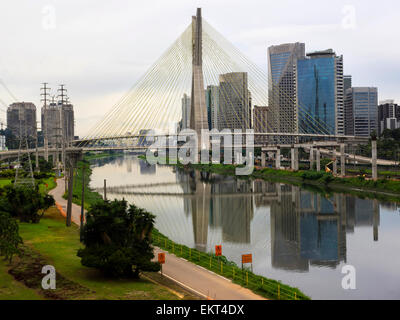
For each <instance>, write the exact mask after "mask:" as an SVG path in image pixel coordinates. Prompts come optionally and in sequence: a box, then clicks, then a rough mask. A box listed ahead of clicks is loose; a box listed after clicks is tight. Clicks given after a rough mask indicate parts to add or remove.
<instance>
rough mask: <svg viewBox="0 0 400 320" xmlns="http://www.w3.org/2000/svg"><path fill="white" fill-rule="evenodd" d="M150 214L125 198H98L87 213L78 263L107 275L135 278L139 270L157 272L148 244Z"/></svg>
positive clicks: (151, 219) (149, 241)
mask: <svg viewBox="0 0 400 320" xmlns="http://www.w3.org/2000/svg"><path fill="white" fill-rule="evenodd" d="M154 218H155V217H154V216H153V215H152V214H150V213H149V212H147V211H145V210H143V209H140V208H137V207H136V206H135V205H130V206H129V208H128V204H127V202H126V201H125V200H114V201H111V202H110V201H104V200H101V201H99V202H97V203H95V204H94V205H92V206H91V208H90V209H89V211H88V212H87V220H86V224H85V226H84V227H83V243H84V244H85V248H84V249H80V250H79V251H78V256H79V257H81V258H82V259H81V263H82V265H84V266H87V267H93V268H97V269H99V270H101V271H102V272H103V273H104V274H105V275H106V276H110V277H120V276H123V277H133V278H138V277H139V273H140V271H158V270H160V265H159V264H158V262H152V261H151V260H152V259H153V258H154V253H153V248H152V246H151V243H152V241H151V232H152V229H153V225H154Z"/></svg>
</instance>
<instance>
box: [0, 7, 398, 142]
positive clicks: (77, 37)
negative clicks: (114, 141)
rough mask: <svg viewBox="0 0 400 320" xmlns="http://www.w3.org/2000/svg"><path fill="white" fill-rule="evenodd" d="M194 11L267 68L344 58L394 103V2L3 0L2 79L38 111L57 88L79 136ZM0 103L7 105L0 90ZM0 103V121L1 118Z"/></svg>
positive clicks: (356, 76)
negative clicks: (330, 52) (286, 51)
mask: <svg viewBox="0 0 400 320" xmlns="http://www.w3.org/2000/svg"><path fill="white" fill-rule="evenodd" d="M196 7H202V10H203V17H204V18H205V19H206V20H207V21H208V22H209V23H210V24H211V25H212V26H213V27H214V28H215V29H217V30H218V31H219V32H220V33H222V34H223V35H224V36H225V37H226V38H227V39H228V40H230V41H231V42H232V43H233V44H234V45H236V46H237V47H238V48H239V49H240V50H241V51H242V52H243V53H244V54H245V55H247V56H248V57H249V58H250V59H251V60H253V61H254V62H255V63H256V64H258V65H259V66H260V67H261V68H264V69H265V70H267V58H266V53H267V48H268V46H270V45H276V44H280V43H287V42H297V41H298V42H305V43H306V51H315V50H322V49H328V48H332V49H334V50H335V51H336V53H337V54H343V56H344V70H345V74H351V75H352V76H353V85H354V86H377V87H378V90H379V100H384V99H395V100H396V101H397V102H400V40H399V38H400V37H399V36H400V31H399V30H400V28H399V21H400V2H399V1H397V0H380V1H376V0H374V1H372V0H359V1H352V0H346V1H341V0H336V1H327V0H317V1H316V0H279V1H278V0H274V1H270V0H246V1H243V0H208V1H206V0H204V1H200V0H197V1H195V0H194V1H192V0H142V1H138V0H126V1H125V0H114V1H110V0H80V1H78V0H63V1H61V0H58V1H50V0H48V1H41V0H2V1H1V2H0V41H1V44H0V48H1V50H0V79H2V80H3V81H4V82H5V83H6V85H7V86H8V87H9V89H10V90H11V91H12V93H13V94H14V95H15V96H16V97H17V99H18V100H21V101H31V102H33V103H35V105H36V106H37V107H39V106H40V84H41V83H42V82H45V81H46V82H49V83H50V87H51V88H52V89H53V92H52V93H53V94H56V89H57V86H58V84H60V83H64V84H66V87H67V89H68V94H69V96H70V99H71V101H72V103H73V104H74V109H75V119H76V134H78V135H80V136H82V135H85V133H86V132H87V131H89V129H90V128H91V127H92V126H93V125H95V123H96V122H97V121H98V120H100V119H101V117H102V115H104V114H105V113H106V112H107V111H108V110H109V109H110V108H111V107H112V106H113V105H114V104H115V103H116V102H117V101H118V100H119V98H120V97H121V96H122V95H124V94H125V93H126V92H127V91H128V90H129V89H130V88H131V87H132V86H133V85H134V84H135V82H136V81H137V80H138V78H139V77H140V76H142V75H143V74H144V73H145V72H146V70H147V69H148V68H149V67H150V65H151V64H152V63H153V62H155V60H156V59H157V58H158V57H159V56H160V55H161V54H162V53H163V52H164V51H165V50H166V49H167V48H168V46H169V45H170V44H172V42H173V41H174V40H175V39H176V38H178V36H179V35H180V34H181V33H182V32H183V31H184V29H185V28H186V27H187V26H188V25H189V24H190V22H191V16H192V15H193V14H195V11H196ZM0 99H1V100H2V101H4V102H5V103H6V104H10V103H11V102H13V100H12V98H11V97H10V95H9V94H8V93H7V92H6V91H5V90H4V89H3V88H1V87H0ZM4 111H5V109H4V105H2V104H0V119H3V120H4V119H5V113H4Z"/></svg>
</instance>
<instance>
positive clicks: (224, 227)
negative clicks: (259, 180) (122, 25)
mask: <svg viewBox="0 0 400 320" xmlns="http://www.w3.org/2000/svg"><path fill="white" fill-rule="evenodd" d="M176 177H177V180H178V182H179V183H180V185H181V186H182V189H183V192H184V193H185V194H188V193H189V194H192V196H191V197H184V198H183V205H184V210H185V214H186V215H191V216H192V221H193V232H194V239H195V245H196V248H198V249H199V250H205V249H206V246H207V241H208V240H207V239H208V227H209V226H212V227H213V228H221V232H222V239H223V240H224V241H226V242H236V243H250V222H251V220H252V218H253V210H254V208H253V201H252V196H250V191H251V183H249V182H247V181H237V180H236V179H234V178H233V177H223V178H221V179H219V177H218V175H213V176H212V180H213V183H212V184H211V183H208V182H206V181H202V179H201V173H200V172H199V171H192V172H190V173H189V175H188V173H187V172H184V173H182V172H180V171H179V170H178V171H177V175H176ZM209 178H211V177H209ZM240 193H247V194H245V195H241V194H240ZM235 194H237V196H235Z"/></svg>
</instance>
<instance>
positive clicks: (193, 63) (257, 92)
mask: <svg viewBox="0 0 400 320" xmlns="http://www.w3.org/2000/svg"><path fill="white" fill-rule="evenodd" d="M211 87H218V95H216V96H214V98H215V99H218V103H217V107H215V110H207V109H211V108H212V106H211V104H212V103H211V101H206V97H207V96H206V93H205V90H206V89H208V88H211ZM189 94H190V105H189V108H187V110H186V111H188V113H190V116H187V115H186V116H187V123H185V124H183V123H182V122H183V120H185V119H184V118H185V114H184V113H185V112H186V111H185V109H184V108H183V107H182V98H183V97H184V95H189ZM283 103H286V104H288V103H289V104H290V105H291V106H293V109H294V110H291V111H290V112H287V111H286V110H287V108H282V107H281V106H282V104H283ZM253 106H262V107H266V108H267V112H266V117H263V118H259V117H256V116H255V115H254V108H253ZM285 112H287V114H284V113H285ZM210 113H212V114H213V115H214V117H212V116H210ZM293 115H294V116H293ZM282 117H286V118H287V119H289V120H290V121H292V122H293V123H294V125H293V126H290V128H286V129H284V130H283V131H282V130H281V128H282V127H281V126H280V125H279V124H278V122H279V119H280V118H282ZM291 117H293V119H291ZM210 118H211V119H210ZM299 118H301V121H299V120H298V119H299ZM179 123H180V126H181V127H183V128H191V129H193V130H195V132H197V133H198V136H200V132H201V130H204V129H211V128H212V129H215V130H220V131H222V130H223V129H225V128H228V129H232V130H234V129H237V130H242V132H243V135H244V136H246V133H245V132H246V130H247V129H250V128H254V127H257V128H258V130H257V131H256V132H255V133H254V137H255V140H256V141H255V142H254V144H253V145H252V146H253V147H260V148H264V149H265V150H264V149H263V153H262V154H263V156H264V157H265V153H266V152H267V151H270V150H268V148H270V147H271V145H273V146H276V147H277V148H278V149H279V147H281V148H291V149H292V156H293V157H295V158H296V155H297V157H298V148H299V147H300V144H304V143H309V144H310V145H309V148H308V150H313V149H314V148H316V149H319V143H323V142H324V141H331V142H335V143H337V145H332V146H331V147H332V148H336V147H337V146H341V145H343V144H346V145H349V144H352V143H353V144H358V143H365V142H367V140H368V138H365V137H355V136H344V135H337V134H335V132H334V131H332V130H333V128H331V127H330V126H329V125H327V124H326V123H325V122H324V121H323V120H321V118H319V117H317V116H314V115H313V114H312V112H310V108H309V106H304V105H302V104H301V103H299V102H298V101H296V99H295V98H293V94H292V93H291V92H287V91H286V90H284V89H282V86H279V85H278V84H277V82H276V81H273V80H272V79H271V78H270V77H269V76H268V74H267V72H266V71H265V70H264V69H262V68H260V67H258V66H257V65H256V64H254V63H253V62H251V60H250V59H248V58H247V57H246V56H245V55H244V54H243V53H241V52H240V51H239V50H238V49H237V48H236V47H235V46H234V45H233V44H231V43H230V42H229V41H228V40H227V39H225V37H223V36H222V35H221V34H220V33H219V32H218V31H216V30H215V29H214V28H213V27H212V26H211V25H210V24H209V23H207V21H205V20H204V19H203V18H202V16H201V10H200V9H198V10H197V14H196V16H193V17H192V21H191V23H190V24H189V26H188V27H187V28H186V29H185V30H184V31H183V33H182V34H181V35H180V36H179V37H178V39H176V41H175V42H174V43H173V44H172V45H171V46H170V47H169V48H168V49H167V50H166V51H165V52H164V53H163V54H162V55H161V57H160V58H159V59H158V60H157V61H156V62H155V63H154V64H153V65H152V66H151V67H150V68H149V69H148V71H147V72H146V73H145V74H144V75H143V76H142V77H141V78H140V79H139V81H138V82H137V83H136V84H135V85H134V86H133V87H132V89H131V90H129V92H128V93H127V94H126V95H125V96H124V97H122V98H121V100H120V101H119V102H118V103H117V104H116V105H114V106H113V107H112V108H111V109H110V111H109V112H108V113H107V114H106V115H105V116H104V117H103V119H102V120H101V121H100V122H99V123H97V124H96V125H95V126H94V127H93V128H92V129H91V130H89V132H88V134H87V135H86V136H85V137H84V138H82V139H80V140H76V141H72V142H70V143H69V144H64V145H63V146H60V147H59V148H57V147H54V146H50V148H49V149H48V152H49V153H57V152H59V153H60V154H61V153H63V154H64V156H63V157H62V158H63V159H65V155H74V154H79V153H82V152H85V151H90V150H93V151H101V150H145V149H146V147H145V146H143V144H142V145H141V143H140V141H141V139H143V137H146V138H149V137H153V138H155V139H156V140H157V139H158V138H159V137H161V136H164V135H168V136H174V135H176V134H177V131H178V128H177V127H178V124H179ZM233 135H235V134H233ZM257 138H258V139H257ZM199 141H200V139H199ZM199 145H200V142H199ZM321 146H323V144H322V145H321ZM302 148H304V146H302ZM306 149H307V148H306ZM335 150H336V149H335ZM32 151H33V152H37V153H43V150H42V148H38V149H37V151H36V150H32ZM28 152H30V151H28ZM310 152H311V151H310ZM14 153H15V152H14V151H7V152H1V153H0V157H3V158H4V157H7V156H13V154H14ZM311 153H312V152H311ZM340 154H341V156H343V155H344V151H343V150H342V149H341V152H340ZM334 155H335V157H336V151H335V153H334ZM57 158H58V155H57ZM353 159H354V161H360V162H367V163H374V161H375V160H374V159H372V158H369V159H368V158H367V159H365V158H360V157H358V158H356V157H353ZM356 159H358V160H356ZM375 162H376V161H375ZM384 163H385V164H386V162H384V161H383V160H382V161H381V160H378V164H384ZM293 169H296V167H294V168H293Z"/></svg>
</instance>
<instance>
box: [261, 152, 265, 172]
mask: <svg viewBox="0 0 400 320" xmlns="http://www.w3.org/2000/svg"><path fill="white" fill-rule="evenodd" d="M265 165H266V162H265V152H263V151H261V167H263V168H264V167H265Z"/></svg>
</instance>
